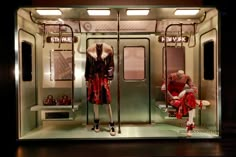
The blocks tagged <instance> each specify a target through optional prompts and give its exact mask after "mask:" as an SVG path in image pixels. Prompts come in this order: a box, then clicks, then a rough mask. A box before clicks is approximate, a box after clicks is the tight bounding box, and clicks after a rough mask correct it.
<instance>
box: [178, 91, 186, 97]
mask: <svg viewBox="0 0 236 157" xmlns="http://www.w3.org/2000/svg"><path fill="white" fill-rule="evenodd" d="M186 92H187V91H186V90H183V91H182V92H180V93H179V98H182V97H183V96H184V95H185V94H186Z"/></svg>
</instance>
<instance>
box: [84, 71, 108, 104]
mask: <svg viewBox="0 0 236 157" xmlns="http://www.w3.org/2000/svg"><path fill="white" fill-rule="evenodd" d="M88 101H89V102H91V103H93V104H98V105H102V104H110V103H111V94H110V87H109V83H108V78H100V77H98V75H96V77H95V78H94V79H89V84H88Z"/></svg>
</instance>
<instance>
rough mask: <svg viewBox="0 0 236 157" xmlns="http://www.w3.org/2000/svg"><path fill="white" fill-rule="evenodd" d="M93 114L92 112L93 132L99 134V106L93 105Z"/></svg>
mask: <svg viewBox="0 0 236 157" xmlns="http://www.w3.org/2000/svg"><path fill="white" fill-rule="evenodd" d="M93 112H94V127H93V130H94V131H95V132H99V131H100V129H99V105H97V104H93Z"/></svg>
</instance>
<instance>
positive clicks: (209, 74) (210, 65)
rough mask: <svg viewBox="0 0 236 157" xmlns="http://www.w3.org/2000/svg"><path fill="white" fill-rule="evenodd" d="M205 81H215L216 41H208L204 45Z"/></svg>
mask: <svg viewBox="0 0 236 157" xmlns="http://www.w3.org/2000/svg"><path fill="white" fill-rule="evenodd" d="M203 55H204V56H203V57H204V58H203V61H204V63H203V64H204V79H205V80H213V79H214V41H207V42H205V43H204V44H203Z"/></svg>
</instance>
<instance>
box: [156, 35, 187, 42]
mask: <svg viewBox="0 0 236 157" xmlns="http://www.w3.org/2000/svg"><path fill="white" fill-rule="evenodd" d="M188 39H189V38H188V37H187V36H182V37H181V36H166V42H167V43H176V42H177V43H179V42H184V43H186V42H188ZM158 41H159V42H161V43H164V42H165V36H159V38H158Z"/></svg>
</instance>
